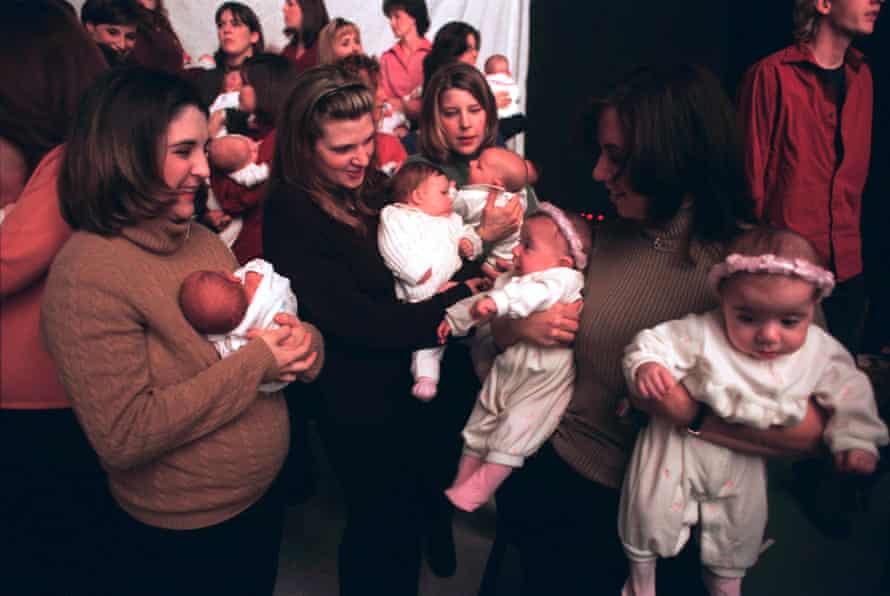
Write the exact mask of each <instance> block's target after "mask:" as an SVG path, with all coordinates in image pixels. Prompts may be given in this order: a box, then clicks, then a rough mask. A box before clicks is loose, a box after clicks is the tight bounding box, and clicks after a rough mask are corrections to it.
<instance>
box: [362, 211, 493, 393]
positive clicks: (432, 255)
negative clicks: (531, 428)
mask: <svg viewBox="0 0 890 596" xmlns="http://www.w3.org/2000/svg"><path fill="white" fill-rule="evenodd" d="M462 238H467V239H468V240H470V241H471V242H472V243H473V252H474V255H475V254H479V253H480V252H482V240H481V239H480V238H479V235H478V234H476V232H475V230H473V228H472V227H470V226H466V225H464V223H463V221H461V218H460V216H458V215H457V214H454V213H452V214H451V215H445V216H441V217H436V216H433V215H427V214H426V213H424V212H423V211H421V210H419V209H416V208H415V207H412V206H410V205H405V204H403V203H395V204H392V205H387V206H386V207H384V208H383V210H382V211H381V212H380V228H379V231H378V234H377V245H378V247H379V249H380V255H381V256H382V257H383V261H384V262H385V263H386V266H387V267H389V269H390V270H391V271H392V272H393V275H395V277H396V297H397V298H398V299H399V300H403V301H406V302H421V301H423V300H426V299H427V298H429V297H431V296H432V295H433V294H435V293H436V292H437V291H438V290H439V288H441V287H442V285H443V284H445V282H447V281H448V280H450V279H451V276H452V275H454V274H455V273H456V272H457V271H458V270H459V269H460V268H461V265H462V264H463V261H462V260H461V257H460V253H459V252H458V243H459V242H460V240H461V239H462ZM428 270H429V271H431V275H430V278H429V279H428V280H426V281H425V282H423V283H420V280H421V278H422V277H423V276H424V274H425V273H426V272H427V271H428ZM443 350H444V348H442V347H436V348H427V349H424V350H417V351H416V352H414V354H413V355H412V357H411V372H412V374H413V375H414V379H415V380H417V379H419V378H420V377H428V378H430V379H433V380H434V381H438V379H439V363H440V361H441V359H442V353H443Z"/></svg>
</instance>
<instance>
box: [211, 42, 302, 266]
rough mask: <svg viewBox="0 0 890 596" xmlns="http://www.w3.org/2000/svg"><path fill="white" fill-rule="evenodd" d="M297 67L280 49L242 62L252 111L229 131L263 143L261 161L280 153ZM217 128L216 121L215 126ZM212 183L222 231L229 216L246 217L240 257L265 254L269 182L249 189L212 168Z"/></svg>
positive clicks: (214, 219) (236, 246)
mask: <svg viewBox="0 0 890 596" xmlns="http://www.w3.org/2000/svg"><path fill="white" fill-rule="evenodd" d="M295 70H296V69H295V68H294V65H293V63H291V61H290V60H288V59H287V58H285V57H284V56H279V55H278V54H260V55H258V56H254V57H252V58H248V59H247V60H246V61H245V62H244V64H243V65H242V66H241V80H242V82H243V83H242V87H241V93H240V104H241V109H242V110H243V111H244V113H246V114H249V115H250V117H249V118H248V119H247V122H249V126H248V127H247V128H245V129H244V130H238V129H234V128H230V129H229V133H239V134H246V135H247V136H250V137H252V138H254V139H256V140H257V141H258V142H259V151H258V156H257V159H256V163H257V164H271V163H272V156H273V155H274V154H275V125H276V121H277V118H278V113H279V111H280V110H281V106H282V105H283V104H284V100H285V98H286V97H287V94H288V92H289V91H290V88H291V86H292V85H293V82H294V78H295V75H296V72H295ZM224 113H225V112H223V111H220V112H217V114H224ZM211 120H213V117H211ZM227 126H228V123H227ZM212 129H213V126H212V124H211V131H212ZM210 185H211V188H212V189H213V195H214V197H215V198H216V201H217V203H218V204H219V206H220V207H221V210H222V212H223V213H222V214H216V213H214V212H213V211H210V212H208V218H209V220H210V222H211V224H212V225H213V227H215V228H217V231H222V229H223V228H224V227H225V226H226V225H227V224H228V223H229V222H230V219H228V218H241V230H240V232H239V233H238V236H237V238H236V239H235V241H234V243H233V244H232V245H231V248H232V252H234V253H235V257H236V258H237V259H238V262H239V263H241V264H244V263H246V262H247V261H249V260H251V259H255V258H260V257H262V255H263V241H262V231H263V209H262V200H263V197H264V195H265V193H266V184H265V183H262V182H261V183H259V184H257V185H256V186H253V187H250V188H248V187H246V186H242V185H241V184H238V183H237V182H235V181H234V180H232V179H231V178H230V177H229V176H228V174H226V173H223V172H217V171H211V176H210ZM223 216H226V217H223Z"/></svg>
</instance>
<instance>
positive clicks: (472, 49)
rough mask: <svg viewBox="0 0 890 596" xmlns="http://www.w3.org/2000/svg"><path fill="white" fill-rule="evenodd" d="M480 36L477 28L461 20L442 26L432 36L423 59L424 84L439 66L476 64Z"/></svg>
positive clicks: (480, 42)
mask: <svg viewBox="0 0 890 596" xmlns="http://www.w3.org/2000/svg"><path fill="white" fill-rule="evenodd" d="M481 44H482V37H481V36H480V34H479V30H478V29H476V28H475V27H473V26H472V25H470V24H469V23H464V22H463V21H451V22H450V23H446V24H445V25H443V26H442V28H441V29H439V31H437V32H436V37H435V38H433V47H432V49H431V50H430V53H429V56H427V57H426V59H424V61H423V81H424V85H426V84H427V83H428V82H429V80H430V79H431V78H432V77H433V75H434V74H435V73H436V71H438V70H439V69H440V68H442V67H443V66H445V65H446V64H451V63H452V62H463V63H464V64H469V65H470V66H476V60H477V58H478V57H479V47H480V46H481Z"/></svg>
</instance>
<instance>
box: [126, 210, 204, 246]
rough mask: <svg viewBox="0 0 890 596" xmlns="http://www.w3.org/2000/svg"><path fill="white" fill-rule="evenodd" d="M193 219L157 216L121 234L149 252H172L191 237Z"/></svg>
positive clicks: (128, 228) (130, 227) (127, 228)
mask: <svg viewBox="0 0 890 596" xmlns="http://www.w3.org/2000/svg"><path fill="white" fill-rule="evenodd" d="M191 226H192V220H187V221H172V220H170V219H168V218H167V217H163V216H162V217H155V218H153V219H147V220H145V221H142V222H139V223H138V224H135V225H132V226H128V227H126V228H124V229H123V230H121V236H123V237H124V238H126V239H127V240H129V241H130V242H132V243H133V244H135V245H136V246H139V247H140V248H143V249H145V250H147V251H149V252H153V253H158V254H164V255H168V254H172V253H174V252H176V251H178V250H179V249H180V248H182V246H183V245H184V244H185V242H186V240H188V237H189V229H190V227H191Z"/></svg>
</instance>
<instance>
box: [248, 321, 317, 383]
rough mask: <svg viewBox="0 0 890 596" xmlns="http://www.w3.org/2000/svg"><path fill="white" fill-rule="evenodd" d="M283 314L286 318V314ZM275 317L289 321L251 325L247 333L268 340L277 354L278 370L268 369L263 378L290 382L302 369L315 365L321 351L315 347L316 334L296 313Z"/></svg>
mask: <svg viewBox="0 0 890 596" xmlns="http://www.w3.org/2000/svg"><path fill="white" fill-rule="evenodd" d="M283 315H284V317H286V318H282V316H283ZM275 320H276V322H278V321H279V320H284V321H286V323H284V324H282V323H279V324H280V325H281V327H278V328H277V329H251V330H250V331H248V332H247V337H248V339H253V338H256V337H259V338H260V339H262V340H263V341H265V342H266V345H267V346H268V347H269V350H270V351H271V352H272V355H273V356H274V357H275V363H276V368H275V370H271V371H266V374H265V375H264V376H263V380H264V381H267V382H269V381H279V382H283V383H290V382H291V381H295V380H296V379H297V376H298V375H299V374H300V373H302V372H305V371H307V370H309V368H311V367H312V365H313V364H314V363H315V359H316V358H318V354H317V353H316V352H313V351H311V349H310V347H311V345H312V336H311V335H309V334H308V333H306V330H305V329H304V328H303V325H302V323H300V321H299V320H297V318H296V317H293V316H292V315H285V314H284V313H280V314H278V315H276V316H275Z"/></svg>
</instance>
